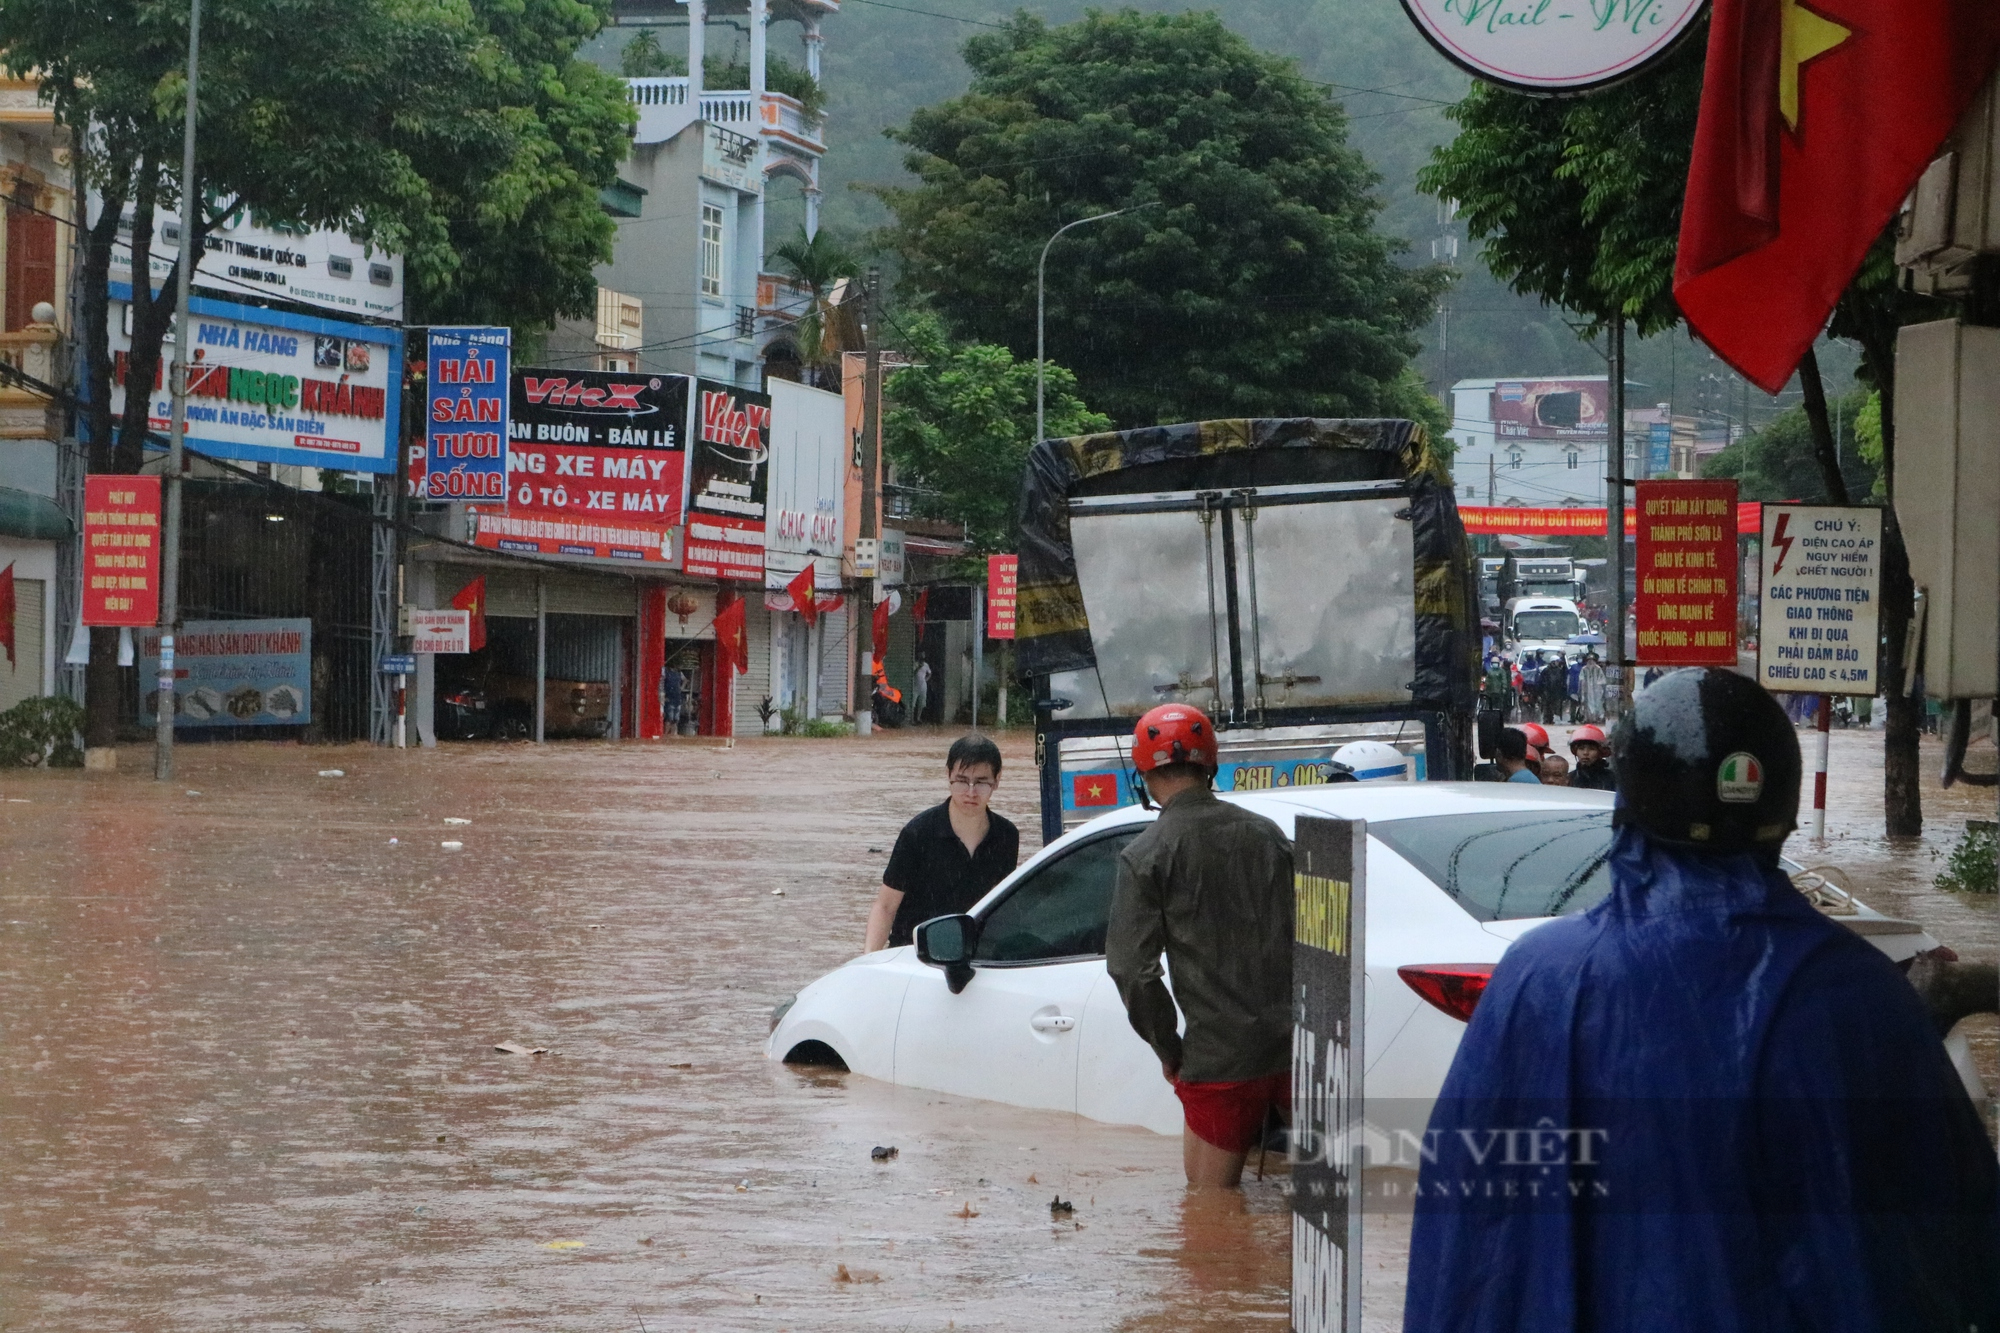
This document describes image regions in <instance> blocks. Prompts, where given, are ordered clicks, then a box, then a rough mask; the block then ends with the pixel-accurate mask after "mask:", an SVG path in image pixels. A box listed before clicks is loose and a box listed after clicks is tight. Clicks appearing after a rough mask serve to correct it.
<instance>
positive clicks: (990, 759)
mask: <svg viewBox="0 0 2000 1333" xmlns="http://www.w3.org/2000/svg"><path fill="white" fill-rule="evenodd" d="M944 771H945V774H946V775H947V776H948V777H949V778H950V779H951V795H950V797H949V798H948V799H947V800H946V801H945V803H944V804H943V805H936V806H932V807H931V808H930V809H928V810H926V811H924V812H923V813H922V814H920V815H918V816H917V817H916V818H915V819H912V820H911V821H910V822H909V823H907V824H905V825H903V831H902V832H901V833H899V834H897V835H896V848H895V850H894V851H893V852H891V853H890V854H889V868H888V869H887V870H885V871H883V872H882V891H881V892H880V893H878V894H876V895H875V906H874V908H873V909H872V910H871V911H870V912H869V913H868V938H867V942H866V944H865V945H864V946H863V950H862V951H863V952H864V953H873V952H875V951H876V950H877V949H880V948H883V947H885V946H886V947H889V948H894V947H895V946H897V945H899V944H908V943H909V942H910V937H911V934H912V932H914V931H915V930H916V928H917V926H918V924H919V923H921V922H925V921H928V920H930V919H931V918H932V917H934V916H950V915H952V914H953V913H957V912H964V911H969V910H970V909H971V907H972V905H973V904H974V903H976V902H978V901H979V900H980V899H981V898H984V897H985V896H986V893H987V890H989V889H991V888H992V887H993V886H994V885H995V884H998V883H999V882H1000V881H1001V880H1003V879H1005V878H1006V877H1007V876H1008V875H1009V874H1011V873H1012V872H1013V869H1014V864H1015V862H1017V861H1018V860H1020V857H1021V832H1020V830H1019V829H1017V828H1015V827H1014V826H1013V825H1012V824H1011V823H1009V822H1008V821H1007V820H1005V819H1003V818H1001V817H1000V816H999V815H996V814H994V813H993V812H992V811H991V810H989V809H987V806H988V804H989V803H990V802H991V801H992V800H993V789H994V788H995V787H997V786H999V785H1000V747H999V746H997V745H995V744H994V743H993V742H992V741H990V740H988V739H986V737H984V736H961V737H959V738H958V739H957V740H955V741H953V742H952V745H951V750H950V751H949V752H948V753H947V754H946V755H945V761H944Z"/></svg>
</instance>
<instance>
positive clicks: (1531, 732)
mask: <svg viewBox="0 0 2000 1333" xmlns="http://www.w3.org/2000/svg"><path fill="white" fill-rule="evenodd" d="M1515 730H1516V731H1519V732H1520V733H1521V734H1522V735H1523V736H1526V737H1527V738H1528V744H1530V745H1532V746H1534V747H1535V748H1536V749H1537V750H1541V751H1544V752H1546V751H1547V750H1548V748H1549V730H1548V728H1547V727H1544V726H1543V725H1542V724H1541V723H1539V722H1520V723H1516V724H1515Z"/></svg>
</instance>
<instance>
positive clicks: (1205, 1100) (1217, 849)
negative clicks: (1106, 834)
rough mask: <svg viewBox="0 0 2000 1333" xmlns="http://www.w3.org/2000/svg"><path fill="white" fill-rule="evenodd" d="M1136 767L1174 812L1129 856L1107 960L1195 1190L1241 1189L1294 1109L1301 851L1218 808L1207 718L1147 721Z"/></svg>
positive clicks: (1164, 809)
mask: <svg viewBox="0 0 2000 1333" xmlns="http://www.w3.org/2000/svg"><path fill="white" fill-rule="evenodd" d="M1132 760H1133V764H1134V766H1135V767H1136V768H1137V769H1138V770H1139V773H1140V775H1141V776H1142V778H1143V779H1144V780H1145V784H1146V792H1147V795H1148V796H1149V797H1150V798H1151V800H1152V801H1153V802H1155V803H1157V804H1158V805H1159V806H1160V807H1161V810H1160V817H1159V819H1158V820H1156V821H1155V822H1154V823H1153V825H1152V827H1151V828H1148V829H1147V830H1146V831H1145V832H1144V833H1141V834H1140V835H1139V836H1138V837H1136V838H1134V839H1133V840H1132V843H1131V845H1130V846H1129V847H1127V848H1126V849H1125V851H1124V852H1123V853H1122V854H1121V855H1120V856H1119V858H1118V887H1117V889H1116V890H1115V891H1114V892H1113V894H1112V898H1111V927H1110V934H1109V938H1108V940H1107V942H1106V945H1105V956H1106V957H1105V962H1106V966H1107V967H1108V969H1109V970H1110V973H1111V979H1112V981H1114V982H1115V983H1117V986H1118V993H1119V995H1120V996H1121V997H1122V998H1123V999H1124V1001H1125V1012H1126V1015H1127V1016H1128V1017H1129V1018H1130V1019H1131V1021H1132V1028H1133V1030H1134V1031H1135V1032H1137V1033H1138V1034H1139V1035H1140V1036H1141V1037H1143V1038H1144V1039H1145V1040H1146V1044H1147V1045H1149V1046H1151V1047H1152V1048H1153V1052H1154V1054H1156V1055H1158V1056H1159V1057H1160V1069H1161V1072H1162V1073H1164V1074H1165V1075H1166V1077H1167V1081H1168V1082H1169V1083H1172V1084H1173V1085H1174V1092H1175V1093H1176V1094H1178V1095H1179V1097H1180V1099H1181V1107H1182V1109H1183V1111H1184V1112H1185V1114H1186V1117H1187V1126H1186V1128H1185V1130H1184V1131H1183V1132H1182V1134H1181V1158H1182V1161H1183V1163H1184V1164H1185V1165H1186V1167H1187V1178H1188V1183H1189V1184H1190V1185H1220V1186H1224V1187H1229V1188H1233V1187H1234V1186H1235V1185H1236V1184H1237V1182H1238V1181H1240V1180H1241V1179H1242V1178H1243V1162H1244V1159H1245V1158H1246V1157H1247V1156H1248V1155H1249V1152H1250V1149H1252V1148H1254V1147H1256V1146H1257V1139H1258V1135H1259V1134H1260V1133H1261V1132H1262V1130H1263V1126H1264V1122H1265V1119H1266V1117H1267V1115H1268V1114H1269V1112H1270V1111H1271V1110H1272V1109H1274V1108H1275V1109H1277V1110H1278V1111H1280V1113H1283V1112H1285V1111H1286V1110H1288V1109H1289V1107H1290V1105H1291V1088H1292V1083H1291V1077H1292V1076H1291V1059H1292V913H1293V906H1292V847H1291V844H1290V843H1289V842H1288V841H1286V839H1285V835H1284V834H1283V833H1281V832H1279V831H1278V826H1277V825H1276V824H1273V823H1272V822H1271V821H1270V820H1268V819H1265V818H1262V817H1261V816H1258V815H1253V814H1251V813H1250V812H1249V811H1248V810H1244V809H1242V808H1240V807H1238V806H1234V805H1230V804H1228V803H1226V802H1223V801H1219V800H1217V799H1216V797H1215V793H1214V792H1213V791H1212V790H1211V789H1210V784H1211V783H1212V782H1213V780H1214V778H1215V770H1216V744H1215V729H1214V727H1213V725H1212V724H1211V723H1210V722H1209V720H1208V718H1207V717H1206V716H1205V715H1203V713H1202V712H1201V710H1200V709H1198V708H1191V707H1189V706H1187V705H1185V704H1165V705H1162V706H1161V707H1159V708H1155V709H1153V710H1152V711H1151V712H1149V713H1147V714H1146V715H1145V716H1144V717H1142V718H1140V719H1139V725H1138V728H1137V730H1136V732H1135V733H1134V736H1133V741H1132ZM1162 953H1164V954H1165V955H1166V958H1167V963H1168V966H1169V968H1170V969H1171V971H1172V974H1173V979H1174V987H1173V990H1172V991H1171V992H1169V991H1168V990H1167V986H1166V982H1165V981H1164V979H1163V974H1162V971H1161V967H1160V955H1161V954H1162ZM1177 1001H1178V1004H1176V1002H1177ZM1182 1014H1185V1015H1186V1016H1187V1035H1186V1036H1182V1035H1181V1034H1180V1032H1179V1030H1178V1029H1179V1027H1180V1023H1179V1019H1180V1016H1181V1015H1182Z"/></svg>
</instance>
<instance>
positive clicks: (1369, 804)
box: [1071, 781, 1614, 833]
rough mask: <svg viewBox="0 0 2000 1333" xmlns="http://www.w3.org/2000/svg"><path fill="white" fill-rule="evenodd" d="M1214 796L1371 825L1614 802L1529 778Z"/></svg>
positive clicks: (1128, 809)
mask: <svg viewBox="0 0 2000 1333" xmlns="http://www.w3.org/2000/svg"><path fill="white" fill-rule="evenodd" d="M1216 795H1217V796H1218V797H1220V798H1221V799H1222V800H1225V801H1228V802H1230V803H1231V804H1232V805H1242V806H1247V807H1249V808H1251V809H1257V808H1259V807H1266V808H1268V807H1270V806H1274V805H1282V806H1290V807H1292V808H1293V809H1294V810H1295V811H1296V812H1297V813H1300V814H1315V815H1326V816H1329V817H1331V818H1334V819H1365V820H1367V821H1368V822H1369V823H1371V824H1387V823H1390V822H1392V821H1394V820H1398V819H1423V818H1427V817H1429V816H1432V815H1463V814H1491V813H1500V812H1504V811H1510V810H1547V809H1549V808H1550V807H1552V806H1559V807H1568V808H1571V809H1577V808H1582V809H1586V810H1590V809H1595V810H1609V809H1611V806H1612V803H1613V800H1614V798H1613V796H1612V794H1611V793H1610V792H1608V791H1591V790H1588V789H1586V788H1582V787H1543V786H1530V785H1528V784H1527V783H1525V782H1395V781H1389V782H1332V783H1327V784H1326V785H1324V786H1312V787H1283V788H1275V789H1269V790H1262V791H1225V792H1217V793H1216ZM1152 817H1153V813H1152V812H1151V811H1149V810H1146V809H1143V808H1142V807H1140V806H1136V805H1128V806H1125V807H1123V808H1122V809H1119V810H1116V811H1113V812H1111V813H1109V814H1105V815H1102V816H1100V817H1098V818H1096V819H1093V820H1091V821H1090V822H1089V823H1088V824H1084V825H1082V826H1080V827H1079V828H1077V829H1072V830H1071V832H1072V833H1080V832H1083V831H1085V830H1102V829H1110V828H1115V827H1117V826H1118V825H1120V824H1136V823H1143V822H1145V821H1147V820H1150V819H1151V818H1152Z"/></svg>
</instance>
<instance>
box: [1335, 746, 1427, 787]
mask: <svg viewBox="0 0 2000 1333" xmlns="http://www.w3.org/2000/svg"><path fill="white" fill-rule="evenodd" d="M1333 762H1334V763H1336V764H1345V765H1347V767H1349V768H1351V769H1353V770H1354V780H1355V781H1356V782H1402V781H1404V780H1405V779H1407V778H1408V777H1409V776H1410V773H1409V768H1408V766H1407V765H1408V760H1406V759H1405V758H1404V757H1403V752H1402V751H1401V750H1398V749H1397V748H1396V747H1395V746H1393V745H1390V744H1388V743H1386V742H1384V741H1350V742H1348V743H1347V744H1346V745H1343V746H1341V747H1340V748H1339V749H1338V750H1335V751H1334V752H1333Z"/></svg>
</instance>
